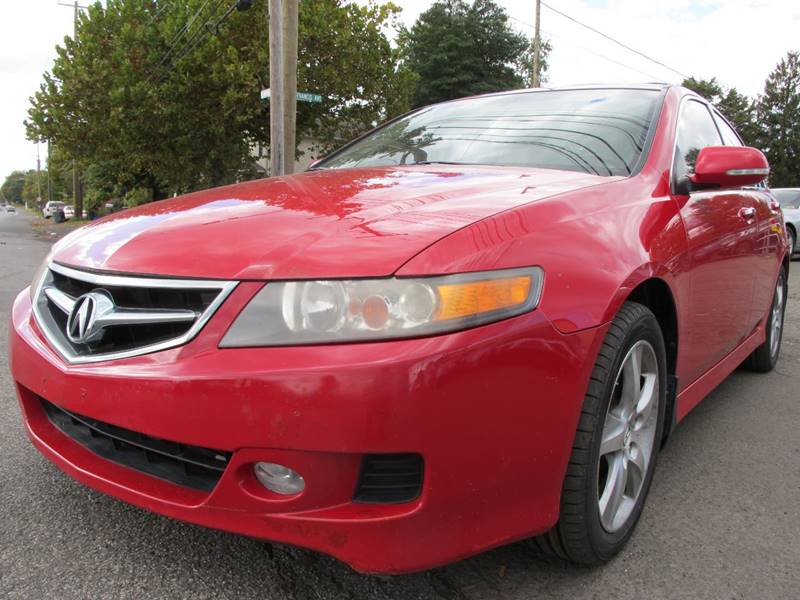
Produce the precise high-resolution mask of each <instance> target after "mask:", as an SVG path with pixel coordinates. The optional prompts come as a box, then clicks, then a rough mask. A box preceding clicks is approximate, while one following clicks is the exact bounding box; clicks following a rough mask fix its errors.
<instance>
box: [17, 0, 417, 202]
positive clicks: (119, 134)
mask: <svg viewBox="0 0 800 600" xmlns="http://www.w3.org/2000/svg"><path fill="white" fill-rule="evenodd" d="M227 5H228V3H224V2H210V3H209V2H206V1H205V0H108V1H107V2H105V5H102V4H100V3H99V2H96V3H95V4H93V5H92V6H91V7H90V8H89V9H88V11H86V12H85V13H84V14H83V15H82V16H81V19H80V21H79V24H78V32H77V40H73V39H71V38H67V39H65V40H64V45H63V46H62V47H59V48H58V49H57V50H58V57H57V58H56V61H55V64H54V65H53V69H52V71H51V72H50V73H46V74H45V76H44V82H43V83H42V85H41V87H40V89H39V91H38V92H37V93H36V94H35V96H34V97H33V98H32V99H31V108H30V110H29V119H28V120H27V121H26V126H27V130H28V135H29V137H31V138H40V139H48V140H52V141H54V142H55V145H56V147H57V148H59V149H60V150H61V152H63V153H64V154H65V155H66V156H68V157H69V158H70V159H72V158H74V159H76V160H77V161H78V164H79V167H80V169H81V171H82V172H83V173H84V175H85V180H86V188H87V191H86V193H87V196H88V199H91V200H92V201H93V202H100V201H101V199H102V197H103V196H107V195H111V194H113V195H116V196H118V197H123V196H125V194H126V193H127V192H129V191H131V190H137V189H140V188H147V189H149V190H150V191H151V192H150V195H151V196H154V197H165V196H167V195H170V194H171V193H172V192H186V191H190V190H194V189H198V188H203V187H209V186H214V185H220V184H223V183H228V182H232V181H235V180H237V179H242V178H248V177H251V176H253V175H254V170H253V161H252V159H251V148H252V147H253V146H254V145H255V144H256V143H260V144H261V145H267V143H268V124H269V104H268V103H265V102H263V101H262V100H261V99H260V91H261V89H263V88H265V87H269V54H268V52H269V48H268V43H267V40H268V26H269V21H268V16H267V2H266V1H265V0H261V1H259V2H255V3H254V5H253V8H252V9H251V10H249V11H246V12H238V11H234V12H233V13H232V14H231V15H230V17H229V18H228V19H227V20H226V21H225V22H224V23H222V24H221V25H220V27H219V28H218V29H217V30H216V34H209V35H206V26H207V23H210V22H216V21H217V20H218V19H219V17H220V16H221V14H222V12H223V10H224V9H225V8H226V7H227ZM399 10H400V9H399V8H398V7H396V6H395V5H392V4H384V5H378V4H375V3H372V2H370V3H368V4H367V5H366V6H358V5H356V4H346V3H344V2H343V1H342V0H303V2H301V3H300V6H299V11H300V15H299V49H298V57H299V60H298V63H299V64H298V67H299V74H298V90H300V91H310V92H318V93H320V94H322V95H323V96H324V97H325V100H324V101H323V103H322V104H308V103H299V105H298V112H297V120H298V134H297V139H298V140H300V139H302V138H304V137H309V136H310V137H313V138H314V139H317V140H318V141H319V146H320V148H321V150H322V151H325V150H328V149H331V148H333V147H335V146H336V145H338V144H339V143H341V141H343V140H345V139H349V138H351V137H354V136H355V135H357V134H359V133H361V132H363V131H364V130H365V129H368V128H371V127H372V126H374V124H375V123H376V122H377V121H382V120H384V119H386V118H389V117H391V116H393V115H394V114H396V113H399V112H402V111H404V110H405V109H406V108H407V105H408V99H409V95H410V92H409V90H410V84H411V82H412V81H413V76H412V75H411V74H410V73H409V72H408V71H407V70H406V69H404V68H402V67H400V66H399V65H398V60H397V55H396V52H395V51H394V50H393V49H392V48H391V46H390V45H389V42H388V39H387V38H386V35H385V34H384V30H385V29H386V28H388V27H392V26H394V21H395V19H396V17H397V14H398V13H399ZM198 11H199V16H198V18H197V19H195V20H192V18H193V16H194V15H196V14H198ZM187 25H188V28H187V29H185V30H184V28H186V26H187ZM212 29H213V28H212ZM182 32H183V34H182ZM176 40H177V42H176ZM192 40H196V41H197V43H196V45H195V46H194V47H192ZM171 50H172V51H171ZM137 194H138V192H137ZM134 196H135V198H134V200H132V201H138V199H139V198H140V197H141V196H138V195H136V194H134Z"/></svg>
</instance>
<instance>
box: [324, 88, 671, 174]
mask: <svg viewBox="0 0 800 600" xmlns="http://www.w3.org/2000/svg"><path fill="white" fill-rule="evenodd" d="M659 97H660V95H659V93H658V92H656V91H650V90H629V89H595V90H561V91H544V92H526V93H520V94H503V95H498V96H484V97H479V98H470V99H466V100H459V101H456V102H446V103H443V104H437V105H434V106H429V107H427V108H423V109H421V110H419V111H416V112H414V113H412V114H410V115H406V116H405V117H402V118H400V119H398V120H396V121H394V122H392V123H389V124H388V125H386V126H385V127H382V128H380V129H378V130H376V131H374V132H373V133H371V134H370V135H368V136H367V137H365V138H363V139H361V140H359V141H357V142H355V143H354V144H352V145H350V146H348V147H345V148H344V149H343V150H341V151H340V152H338V153H336V154H334V155H333V156H331V157H330V158H329V159H327V160H325V161H323V162H322V163H320V164H319V165H318V166H317V168H323V169H331V168H333V169H343V168H349V167H374V166H390V165H409V164H417V163H451V164H479V165H508V166H523V167H540V168H544V169H562V170H568V171H585V172H587V173H594V174H597V175H606V176H608V175H623V176H625V175H630V174H631V173H632V171H633V170H634V168H635V166H636V163H637V162H638V160H639V158H640V156H641V154H642V151H643V148H644V143H645V139H646V138H647V132H648V130H649V128H650V124H651V121H652V120H653V115H654V113H655V110H656V106H657V104H658V100H659Z"/></svg>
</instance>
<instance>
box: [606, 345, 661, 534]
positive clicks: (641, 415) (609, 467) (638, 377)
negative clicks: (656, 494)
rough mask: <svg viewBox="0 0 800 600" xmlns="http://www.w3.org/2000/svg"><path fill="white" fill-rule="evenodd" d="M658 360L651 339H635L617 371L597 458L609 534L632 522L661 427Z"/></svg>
mask: <svg viewBox="0 0 800 600" xmlns="http://www.w3.org/2000/svg"><path fill="white" fill-rule="evenodd" d="M658 402H659V381H658V361H657V360H656V353H655V350H654V349H653V346H652V345H651V344H650V342H648V341H646V340H640V341H638V342H636V343H635V344H634V345H633V346H632V347H631V348H630V350H629V351H628V353H627V354H626V355H625V358H624V360H623V361H622V365H621V366H620V369H619V371H618V373H617V377H616V380H615V383H614V388H613V391H612V396H611V401H610V403H609V408H608V412H607V413H606V419H605V424H604V426H603V434H602V438H601V442H600V460H599V462H598V482H597V483H598V485H597V490H598V493H597V495H598V498H597V505H598V509H599V513H600V522H601V524H602V526H603V528H604V529H605V530H606V531H608V532H609V533H614V532H616V531H619V530H620V529H621V528H622V527H624V526H625V524H626V523H627V522H628V519H629V518H630V516H631V514H632V513H633V511H634V508H635V507H636V502H637V500H638V499H639V495H640V493H641V491H642V488H643V486H644V482H645V480H646V477H647V472H648V469H650V467H651V463H652V459H653V450H654V446H655V436H656V429H657V427H658Z"/></svg>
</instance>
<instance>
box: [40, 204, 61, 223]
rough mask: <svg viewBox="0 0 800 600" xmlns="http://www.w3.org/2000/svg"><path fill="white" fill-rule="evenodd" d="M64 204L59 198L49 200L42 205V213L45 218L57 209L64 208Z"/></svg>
mask: <svg viewBox="0 0 800 600" xmlns="http://www.w3.org/2000/svg"><path fill="white" fill-rule="evenodd" d="M65 206H66V203H65V202H61V201H59V200H49V201H48V202H47V203H46V204H45V205H44V209H42V215H43V216H44V218H45V219H49V218H50V217H52V216H53V214H54V213H55V212H56V211H57V210H64V207H65Z"/></svg>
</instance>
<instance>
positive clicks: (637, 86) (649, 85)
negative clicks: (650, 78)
mask: <svg viewBox="0 0 800 600" xmlns="http://www.w3.org/2000/svg"><path fill="white" fill-rule="evenodd" d="M670 87H677V86H674V84H670V83H664V82H660V81H659V82H646V83H586V84H576V85H561V86H553V87H538V88H523V89H520V90H504V91H501V92H491V93H489V94H480V95H477V96H467V97H465V98H455V99H453V100H451V101H450V102H453V101H456V102H457V101H458V100H466V99H467V98H486V97H491V96H511V95H516V94H529V93H535V92H561V91H570V90H647V91H652V92H661V91H663V90H665V89H667V88H670Z"/></svg>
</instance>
